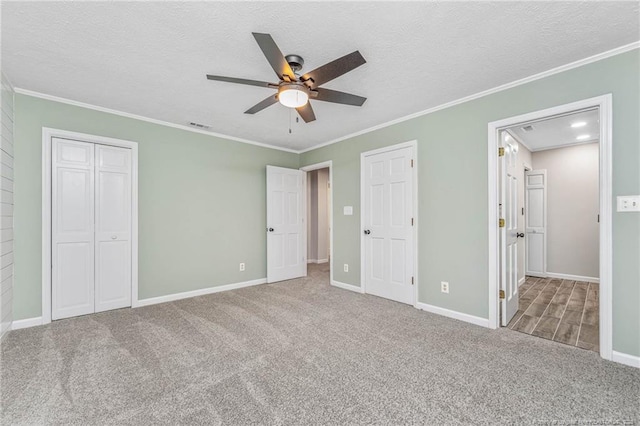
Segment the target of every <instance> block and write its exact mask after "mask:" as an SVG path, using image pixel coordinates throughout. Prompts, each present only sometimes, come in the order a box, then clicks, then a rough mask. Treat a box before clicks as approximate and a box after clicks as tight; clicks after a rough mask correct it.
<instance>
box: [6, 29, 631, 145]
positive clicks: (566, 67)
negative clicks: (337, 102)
mask: <svg viewBox="0 0 640 426" xmlns="http://www.w3.org/2000/svg"><path fill="white" fill-rule="evenodd" d="M635 49H640V41H636V42H633V43H629V44H626V45H624V46H620V47H617V48H615V49H611V50H608V51H606V52H602V53H598V54H596V55H593V56H590V57H588V58H584V59H580V60H578V61H575V62H571V63H568V64H565V65H561V66H559V67H556V68H552V69H550V70H547V71H543V72H541V73H538V74H534V75H531V76H529V77H525V78H522V79H519V80H515V81H512V82H511V83H506V84H503V85H500V86H496V87H494V88H492V89H487V90H484V91H482V92H478V93H475V94H473V95H469V96H465V97H463V98H459V99H456V100H453V101H450V102H447V103H444V104H440V105H437V106H435V107H432V108H428V109H425V110H423V111H419V112H416V113H413V114H409V115H405V116H403V117H400V118H396V119H394V120H391V121H387V122H385V123H382V124H378V125H376V126H373V127H369V128H367V129H364V130H359V131H357V132H354V133H350V134H348V135H345V136H341V137H339V138H336V139H332V140H330V141H327V142H323V143H319V144H317V145H314V146H312V147H309V148H305V149H302V150H295V149H290V148H283V147H279V146H276V145H271V144H267V143H263V142H258V141H252V140H248V139H242V138H238V137H235V136H231V135H225V134H222V133H216V132H208V131H205V130H200V129H194V128H191V127H189V126H185V125H182V124H175V123H171V122H168V121H163V120H157V119H155V118H149V117H145V116H141V115H136V114H131V113H128V112H124V111H118V110H115V109H110V108H105V107H101V106H97V105H92V104H88V103H84V102H79V101H74V100H72V99H66V98H61V97H58V96H53V95H48V94H45V93H40V92H36V91H33V90H28V89H22V88H19V87H14V91H15V93H19V94H22V95H27V96H32V97H36V98H41V99H46V100H49V101H54V102H60V103H64V104H68V105H73V106H78V107H82V108H87V109H92V110H95V111H100V112H105V113H108V114H114V115H119V116H122V117H127V118H132V119H135V120H141V121H146V122H149V123H154V124H158V125H161V126H167V127H172V128H174V129H180V130H184V131H187V132H193V133H199V134H202V135H208V136H214V137H218V138H222V139H227V140H231V141H235V142H240V143H246V144H249V145H255V146H259V147H262V148H269V149H275V150H278V151H284V152H290V153H293V154H303V153H305V152H309V151H313V150H315V149H319V148H322V147H325V146H328V145H333V144H334V143H338V142H341V141H344V140H347V139H350V138H353V137H356V136H360V135H364V134H367V133H370V132H373V131H375V130H379V129H384V128H385V127H389V126H393V125H394V124H398V123H402V122H404V121H408V120H411V119H413V118H417V117H421V116H423V115H428V114H432V113H434V112H436V111H440V110H443V109H447V108H451V107H453V106H456V105H460V104H463V103H465V102H469V101H472V100H475V99H479V98H482V97H484V96H488V95H491V94H494V93H498V92H501V91H504V90H507V89H511V88H514V87H517V86H521V85H523V84H527V83H530V82H532V81H536V80H540V79H543V78H545V77H549V76H552V75H554V74H559V73H561V72H564V71H568V70H571V69H574V68H578V67H581V66H583V65H587V64H590V63H593V62H597V61H600V60H603V59H606V58H610V57H612V56H616V55H620V54H622V53H626V52H629V51H631V50H635ZM5 77H6V76H5ZM7 80H8V79H7Z"/></svg>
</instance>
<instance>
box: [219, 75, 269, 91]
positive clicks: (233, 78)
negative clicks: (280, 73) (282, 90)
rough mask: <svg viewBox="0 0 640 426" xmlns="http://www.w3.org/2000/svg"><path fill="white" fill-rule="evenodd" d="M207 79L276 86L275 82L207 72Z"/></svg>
mask: <svg viewBox="0 0 640 426" xmlns="http://www.w3.org/2000/svg"><path fill="white" fill-rule="evenodd" d="M207 79H209V80H215V81H225V82H227V83H238V84H247V85H249V86H258V87H274V88H277V87H278V85H277V84H275V83H268V82H266V81H258V80H247V79H246V78H235V77H223V76H221V75H210V74H207Z"/></svg>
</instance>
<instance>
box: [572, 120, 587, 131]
mask: <svg viewBox="0 0 640 426" xmlns="http://www.w3.org/2000/svg"><path fill="white" fill-rule="evenodd" d="M586 125H587V122H586V121H576V122H575V123H571V127H573V128H574V129H575V128H578V127H584V126H586Z"/></svg>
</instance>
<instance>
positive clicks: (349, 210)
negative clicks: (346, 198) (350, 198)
mask: <svg viewBox="0 0 640 426" xmlns="http://www.w3.org/2000/svg"><path fill="white" fill-rule="evenodd" d="M344 215H345V216H353V206H344Z"/></svg>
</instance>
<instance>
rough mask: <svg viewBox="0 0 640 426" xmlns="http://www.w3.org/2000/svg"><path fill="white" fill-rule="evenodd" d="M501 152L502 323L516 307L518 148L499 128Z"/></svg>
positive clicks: (515, 310)
mask: <svg viewBox="0 0 640 426" xmlns="http://www.w3.org/2000/svg"><path fill="white" fill-rule="evenodd" d="M503 135H504V137H503V138H502V139H503V141H504V142H503V148H504V156H502V157H500V162H499V164H500V167H501V168H503V170H504V171H505V173H500V176H501V179H500V183H499V185H500V195H499V196H500V207H501V210H502V211H501V217H502V219H504V227H502V228H501V230H502V232H501V242H502V244H501V248H502V250H501V254H500V256H501V258H502V262H501V268H500V290H502V291H503V292H504V298H502V299H501V310H502V323H501V324H502V325H503V326H506V325H507V324H508V323H509V321H511V319H512V318H513V316H514V315H515V314H516V312H517V311H518V175H517V173H518V164H517V163H518V148H517V143H516V142H515V141H513V140H512V139H507V140H508V141H507V140H505V138H507V137H508V135H507V133H506V132H503Z"/></svg>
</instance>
